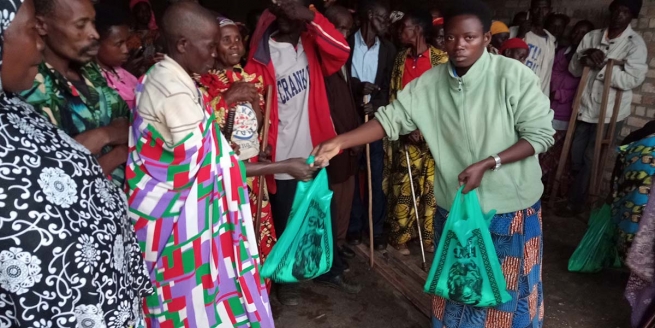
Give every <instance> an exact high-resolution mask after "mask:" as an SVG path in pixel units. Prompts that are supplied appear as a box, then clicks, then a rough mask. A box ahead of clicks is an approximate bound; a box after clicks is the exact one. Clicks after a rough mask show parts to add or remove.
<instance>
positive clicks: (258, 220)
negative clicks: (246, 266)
mask: <svg viewBox="0 0 655 328" xmlns="http://www.w3.org/2000/svg"><path fill="white" fill-rule="evenodd" d="M272 101H273V86H270V85H269V86H268V87H267V88H266V111H265V113H264V128H263V129H262V143H261V146H260V148H259V151H260V152H266V149H267V148H268V130H269V128H270V125H271V122H270V121H271V102H272ZM265 179H266V177H265V176H263V175H260V176H259V177H257V180H258V182H259V184H258V186H257V187H258V188H257V189H258V190H257V213H256V214H255V234H256V235H257V245H258V246H259V243H260V240H261V232H260V229H261V224H262V203H263V201H264V184H265V183H266V180H265Z"/></svg>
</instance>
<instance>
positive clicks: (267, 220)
mask: <svg viewBox="0 0 655 328" xmlns="http://www.w3.org/2000/svg"><path fill="white" fill-rule="evenodd" d="M220 26H221V38H220V42H219V44H218V47H217V50H218V51H217V53H218V57H217V58H216V63H215V66H214V69H213V70H211V71H209V72H208V73H207V74H205V75H203V76H201V77H200V78H198V82H199V83H200V85H201V90H202V91H203V92H204V93H205V95H207V96H208V97H209V98H210V99H212V100H211V102H210V105H211V107H212V108H213V110H214V112H215V113H216V120H217V121H218V124H219V126H220V127H221V130H222V132H223V133H224V134H225V133H226V132H227V131H226V128H227V126H228V124H227V123H228V122H227V121H228V113H229V111H230V110H234V111H235V115H234V121H233V122H234V123H233V129H232V135H231V136H226V138H228V139H229V140H230V141H231V142H232V144H233V147H234V148H235V149H236V150H237V152H238V154H239V159H240V160H242V161H245V162H246V175H247V176H248V177H249V178H248V187H249V189H250V190H249V195H250V205H251V208H252V211H253V213H256V211H257V208H256V207H257V199H258V198H260V197H261V198H262V218H261V226H260V227H259V232H260V244H259V252H260V254H259V255H260V259H261V260H262V263H263V262H264V261H265V260H266V256H268V254H269V253H270V252H271V249H272V248H273V245H275V242H276V241H277V237H276V235H275V229H274V227H273V219H272V216H271V211H270V206H269V203H268V192H267V190H266V186H265V184H264V193H263V194H261V195H258V194H257V192H258V190H259V183H260V181H259V180H260V179H259V178H258V176H263V175H273V174H289V175H291V176H292V177H294V178H295V179H297V180H309V179H311V177H312V175H313V173H314V171H315V170H316V168H311V167H309V165H307V164H306V163H305V160H304V159H300V158H294V159H289V160H286V161H282V162H279V163H270V162H268V161H263V162H262V161H261V159H260V156H259V155H260V149H259V148H260V139H259V136H260V133H259V132H260V127H261V126H262V118H263V116H264V115H263V110H264V108H265V104H264V86H263V84H262V77H261V76H260V75H257V74H249V73H247V72H246V71H244V70H243V68H241V65H240V62H241V59H242V57H243V56H244V55H245V48H244V45H243V40H242V37H241V33H240V32H239V27H238V26H237V25H236V23H234V22H233V21H231V20H229V19H222V20H221V22H220Z"/></svg>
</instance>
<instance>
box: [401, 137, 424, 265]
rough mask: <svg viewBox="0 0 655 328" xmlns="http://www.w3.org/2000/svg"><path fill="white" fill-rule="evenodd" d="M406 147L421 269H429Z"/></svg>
mask: <svg viewBox="0 0 655 328" xmlns="http://www.w3.org/2000/svg"><path fill="white" fill-rule="evenodd" d="M404 147H405V159H406V160H407V173H408V174H409V187H410V188H411V189H412V203H413V204H414V214H415V215H416V228H417V229H418V239H419V241H420V242H421V255H422V256H423V263H422V264H421V269H423V271H427V266H426V264H425V248H424V246H423V233H422V232H421V219H420V218H419V215H418V205H417V204H416V192H415V191H414V177H413V176H412V163H411V161H410V160H409V148H408V147H407V144H405V145H404Z"/></svg>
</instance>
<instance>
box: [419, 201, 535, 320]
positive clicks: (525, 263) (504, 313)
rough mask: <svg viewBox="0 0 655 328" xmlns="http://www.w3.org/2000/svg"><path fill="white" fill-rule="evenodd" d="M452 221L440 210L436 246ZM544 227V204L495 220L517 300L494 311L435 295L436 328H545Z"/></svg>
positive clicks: (505, 270)
mask: <svg viewBox="0 0 655 328" xmlns="http://www.w3.org/2000/svg"><path fill="white" fill-rule="evenodd" d="M447 217H448V211H446V210H444V209H443V208H440V207H439V208H437V213H436V215H435V217H434V232H435V247H436V246H437V245H438V244H439V238H440V237H441V234H442V232H443V229H444V225H445V223H446V219H447ZM541 227H542V219H541V202H538V203H536V204H535V205H533V206H531V207H528V208H526V209H524V210H520V211H517V212H514V213H506V214H497V215H496V216H494V218H493V219H492V220H491V225H490V226H489V230H490V232H491V238H492V240H493V243H494V246H495V249H496V253H497V254H498V258H499V260H500V264H501V267H502V270H503V275H504V276H505V280H506V281H507V291H508V292H509V293H510V295H512V300H511V301H509V302H507V303H504V304H501V305H499V306H496V307H493V308H480V307H474V306H469V305H464V304H461V303H457V302H453V301H450V300H447V299H444V298H442V297H438V296H435V297H434V298H433V300H432V327H433V328H541V327H542V325H543V319H544V294H543V286H542V283H541V262H542V257H543V233H542V229H541Z"/></svg>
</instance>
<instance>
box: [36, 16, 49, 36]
mask: <svg viewBox="0 0 655 328" xmlns="http://www.w3.org/2000/svg"><path fill="white" fill-rule="evenodd" d="M35 18H36V31H37V33H39V35H40V36H41V37H44V36H46V35H48V23H47V22H46V19H45V18H44V17H43V16H41V15H36V16H35Z"/></svg>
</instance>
